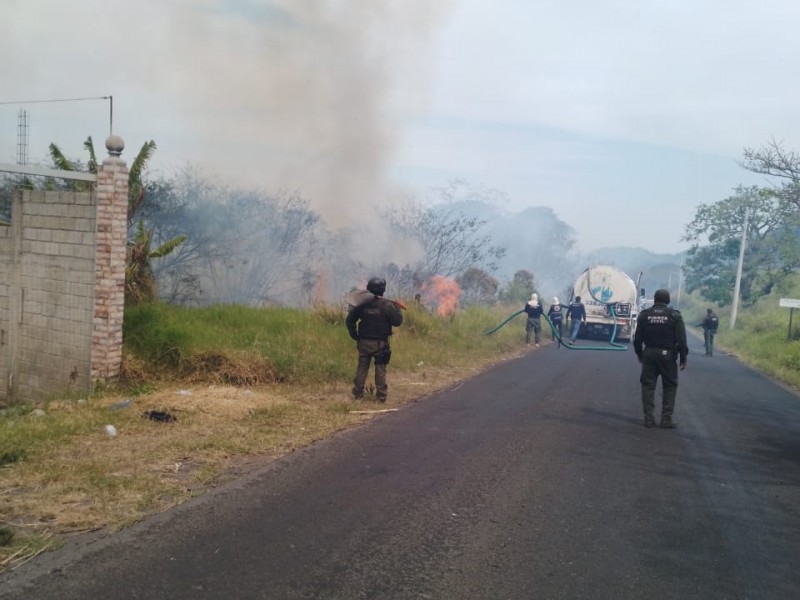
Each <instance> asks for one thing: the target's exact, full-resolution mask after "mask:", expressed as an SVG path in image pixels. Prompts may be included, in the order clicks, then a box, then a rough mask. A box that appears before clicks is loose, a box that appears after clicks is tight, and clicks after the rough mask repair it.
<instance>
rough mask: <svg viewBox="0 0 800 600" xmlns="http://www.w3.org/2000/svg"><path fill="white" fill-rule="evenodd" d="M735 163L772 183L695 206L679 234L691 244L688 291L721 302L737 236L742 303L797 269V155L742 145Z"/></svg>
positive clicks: (729, 285)
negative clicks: (742, 248)
mask: <svg viewBox="0 0 800 600" xmlns="http://www.w3.org/2000/svg"><path fill="white" fill-rule="evenodd" d="M740 165H741V166H742V167H743V168H745V169H747V170H749V171H751V172H753V173H759V174H762V175H766V176H768V177H769V178H771V181H772V183H770V184H769V185H766V186H738V187H736V188H735V189H734V190H733V194H732V195H731V196H729V197H727V198H725V199H723V200H720V201H718V202H714V203H711V204H702V205H700V206H699V207H698V208H697V209H696V211H695V214H694V218H693V219H692V221H691V222H690V223H689V224H687V225H686V228H685V234H684V237H683V239H684V241H689V242H692V246H691V248H690V249H689V251H688V252H687V258H686V263H685V264H684V275H685V281H686V287H687V290H688V291H690V292H691V291H694V290H697V291H699V292H700V293H701V294H702V295H703V296H704V297H705V298H706V299H708V300H710V301H713V302H716V303H717V304H718V305H720V306H727V305H729V304H731V303H732V301H733V290H734V284H735V280H736V273H737V267H738V263H739V253H740V248H741V243H742V240H744V244H745V252H746V253H745V258H744V261H743V263H742V274H741V281H740V299H741V302H742V303H743V304H744V305H751V306H752V305H753V304H755V303H756V302H757V301H758V299H759V298H761V297H763V296H766V295H767V294H769V293H770V292H771V291H773V289H781V286H782V284H784V283H785V282H787V281H788V278H789V276H790V275H792V274H793V273H794V272H796V271H797V269H798V268H800V156H798V155H797V154H796V153H795V152H794V151H791V150H787V149H786V148H784V146H783V144H782V143H780V142H777V141H775V140H772V141H770V142H769V143H768V144H766V145H764V146H763V147H761V148H755V149H754V148H746V149H745V151H744V154H743V160H742V161H741V162H740Z"/></svg>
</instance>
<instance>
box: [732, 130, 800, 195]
mask: <svg viewBox="0 0 800 600" xmlns="http://www.w3.org/2000/svg"><path fill="white" fill-rule="evenodd" d="M739 164H740V165H741V166H742V167H744V168H745V169H747V170H748V171H752V172H753V173H760V174H762V175H767V176H769V177H777V178H779V180H780V185H777V186H775V191H776V193H777V194H778V195H779V196H780V197H781V198H783V199H784V200H787V201H789V202H791V203H792V204H794V205H795V206H796V207H797V208H800V155H798V154H797V153H796V152H795V151H794V150H786V149H785V148H784V147H783V142H779V141H777V140H775V139H774V138H773V139H772V140H770V141H769V142H768V143H767V144H766V145H764V146H762V147H761V148H758V149H753V148H745V150H744V160H743V161H742V162H740V163H739Z"/></svg>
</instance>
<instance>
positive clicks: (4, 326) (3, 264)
mask: <svg viewBox="0 0 800 600" xmlns="http://www.w3.org/2000/svg"><path fill="white" fill-rule="evenodd" d="M10 280H11V227H9V226H5V225H0V399H2V398H7V397H8V374H9V361H10V356H9V354H10V353H9V347H10V335H11V332H10V330H9V315H10V313H9V293H10V290H11V288H10V286H9V281H10Z"/></svg>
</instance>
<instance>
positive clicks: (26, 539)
mask: <svg viewBox="0 0 800 600" xmlns="http://www.w3.org/2000/svg"><path fill="white" fill-rule="evenodd" d="M521 353H522V351H521V350H512V351H510V352H507V353H505V354H502V355H495V356H494V357H493V358H492V359H491V360H489V359H485V360H483V361H481V362H479V363H477V364H473V365H472V366H470V367H463V368H453V367H447V368H441V367H439V368H431V367H428V366H426V365H424V364H417V365H416V366H415V367H414V368H413V369H411V370H404V371H400V370H398V369H392V368H390V373H389V382H390V386H391V387H390V389H391V392H390V399H389V402H388V403H387V405H385V406H384V405H377V404H374V403H371V402H369V401H354V400H352V398H351V397H350V393H349V385H346V384H344V383H338V384H323V385H315V386H308V385H306V386H303V385H287V384H271V385H260V386H254V387H239V386H234V385H229V384H223V383H220V384H214V385H209V384H207V383H206V384H202V385H191V384H188V385H189V387H180V386H178V385H165V384H160V386H159V389H157V390H154V391H151V392H149V393H146V394H142V395H140V396H137V397H136V398H133V399H131V398H125V397H121V396H115V395H111V394H108V395H105V396H103V397H102V399H89V400H76V401H62V402H55V403H49V404H48V405H47V407H46V412H47V414H46V415H44V416H42V417H31V416H29V415H25V416H23V417H21V418H19V419H18V420H19V422H20V423H22V424H23V425H24V426H26V427H37V426H38V423H37V422H34V421H33V419H36V418H38V419H51V420H53V421H54V422H58V423H59V424H63V425H62V426H70V427H71V428H72V429H70V430H69V431H73V430H74V433H70V434H64V435H63V436H62V437H60V438H56V439H55V440H54V443H52V444H44V445H42V447H41V448H38V449H37V450H36V452H34V453H33V454H32V455H30V456H26V457H25V459H24V460H19V461H14V462H9V463H8V464H5V465H4V466H2V467H1V468H0V526H2V525H3V524H5V527H6V528H8V529H10V530H11V531H13V532H14V534H15V539H14V541H13V542H12V543H10V544H9V545H6V546H0V568H2V567H6V568H9V567H10V568H14V567H15V566H18V565H19V564H21V562H23V561H26V560H29V559H30V558H31V557H32V556H34V555H35V554H37V553H39V552H41V551H43V550H45V549H47V548H50V547H53V546H54V545H57V544H58V543H59V539H60V536H63V535H65V534H70V533H73V534H74V533H79V532H88V531H95V530H111V531H113V530H117V529H119V528H122V527H125V526H126V525H129V524H131V523H133V522H136V521H138V520H141V519H142V518H144V517H146V516H148V515H151V514H154V513H156V512H159V511H163V510H166V509H168V508H170V507H172V506H175V505H177V504H180V503H181V502H184V501H185V500H187V499H189V498H191V497H192V496H195V495H198V494H201V493H203V491H204V490H206V489H208V488H209V486H212V485H216V484H219V483H220V482H222V481H224V480H226V479H229V478H231V477H235V476H237V475H239V474H241V473H243V472H244V471H245V470H247V469H250V468H254V467H257V466H260V465H263V464H264V463H265V462H267V461H270V460H274V459H275V458H277V457H280V456H282V455H284V454H286V453H288V452H291V451H292V450H293V449H295V448H300V447H303V446H306V445H308V444H310V443H312V442H314V441H315V440H319V439H322V438H325V437H328V436H330V435H332V434H334V433H336V432H337V431H341V430H343V429H345V428H349V427H354V426H357V425H359V424H361V423H364V422H366V421H367V420H369V419H371V418H373V417H374V415H376V414H380V412H371V411H380V410H383V409H392V408H398V407H399V406H401V405H403V404H405V403H407V402H410V401H413V400H416V399H419V398H421V397H424V396H425V395H427V394H430V393H433V392H436V391H438V390H442V389H446V388H447V387H448V386H452V385H455V384H457V382H459V381H461V380H463V379H465V378H468V377H472V376H474V375H475V374H477V373H478V372H480V371H481V370H483V369H485V368H486V367H487V366H489V365H491V364H492V363H496V362H498V361H501V360H505V359H508V358H511V357H514V356H518V355H519V354H521ZM223 366H224V365H223ZM127 368H129V369H135V368H136V367H135V365H133V364H131V363H128V365H127ZM222 372H229V373H230V371H226V370H225V369H222ZM237 372H239V373H241V371H237ZM234 379H235V378H234ZM237 381H247V376H246V374H245V376H243V377H242V378H240V379H237ZM181 385H187V384H181ZM127 400H130V403H129V404H128V405H127V406H125V407H122V408H116V407H115V405H118V404H119V403H124V402H126V401H127ZM147 411H162V412H167V413H169V414H170V415H172V416H174V417H175V418H176V421H175V422H157V421H153V420H151V419H149V418H144V417H143V416H142V415H143V413H146V412H147ZM42 423H44V421H42ZM106 424H109V425H113V426H114V427H115V428H116V429H117V431H118V434H117V435H116V436H114V437H111V436H109V435H108V434H107V433H106V432H105V428H104V426H105V425H106Z"/></svg>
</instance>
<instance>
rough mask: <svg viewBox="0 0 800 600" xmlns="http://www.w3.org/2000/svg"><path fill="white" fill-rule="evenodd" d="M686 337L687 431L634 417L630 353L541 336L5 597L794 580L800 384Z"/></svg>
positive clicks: (339, 598) (593, 591)
mask: <svg viewBox="0 0 800 600" xmlns="http://www.w3.org/2000/svg"><path fill="white" fill-rule="evenodd" d="M691 351H692V353H691V354H690V356H689V367H688V369H687V370H686V371H684V372H682V373H681V384H680V388H679V390H678V402H677V410H676V415H675V416H676V420H677V421H678V423H679V429H677V430H662V429H645V428H644V427H643V426H642V417H641V405H640V401H639V384H638V369H639V365H638V363H637V361H636V359H635V357H634V355H633V352H632V350H627V351H622V352H615V351H569V350H566V349H563V348H562V349H557V348H556V347H555V346H552V345H547V346H544V347H542V348H540V349H537V350H536V351H535V352H532V353H530V354H528V355H526V356H524V357H523V358H520V359H517V360H513V361H508V362H505V363H502V364H500V365H498V366H496V367H495V368H493V369H492V370H490V371H488V372H486V373H484V374H482V375H480V376H479V377H476V378H474V379H472V380H470V381H467V382H464V383H463V384H460V385H458V386H455V387H454V388H453V389H451V390H448V391H445V392H443V393H440V394H437V395H434V396H430V397H428V398H425V399H423V400H421V401H419V402H417V403H413V404H410V405H407V406H406V407H404V408H402V409H401V410H400V411H398V412H395V413H387V414H386V415H383V416H381V417H379V418H377V419H375V420H373V421H372V422H370V423H369V424H367V425H365V426H363V427H361V428H359V429H356V430H351V431H347V432H344V433H342V434H340V435H338V436H336V437H334V438H332V439H330V440H326V441H324V442H322V443H318V444H315V445H314V446H312V447H310V448H307V449H305V450H302V451H299V452H295V453H294V454H292V455H291V456H288V457H286V458H285V459H282V460H280V461H277V462H275V463H273V464H271V465H269V466H267V467H265V468H263V469H262V470H260V471H259V472H257V473H254V474H252V475H251V476H248V477H246V478H244V479H241V480H239V481H237V482H235V483H233V484H231V485H228V486H226V487H224V488H221V489H219V490H217V491H215V492H214V493H212V494H210V495H208V496H206V497H204V498H202V499H198V500H196V501H192V502H191V503H189V504H187V505H184V506H182V507H180V508H178V509H176V510H173V511H170V512H169V513H165V514H163V515H159V516H158V517H156V518H154V519H152V520H149V521H147V522H145V523H141V524H139V525H137V526H135V527H133V528H131V529H129V530H126V531H124V532H122V533H120V534H118V535H115V536H111V537H107V538H104V539H101V540H96V541H93V542H92V543H89V544H85V543H84V544H78V543H75V544H72V545H71V546H68V547H66V548H64V549H62V550H61V551H58V552H54V553H50V554H47V555H42V556H40V557H39V558H38V559H37V560H35V561H32V562H31V563H28V564H26V565H24V566H23V567H21V568H20V569H18V570H17V571H15V572H14V573H12V574H10V575H9V574H7V575H5V576H3V577H0V597H2V598H26V599H32V598H33V599H37V600H47V599H51V598H52V599H55V598H58V599H60V600H68V599H73V598H74V599H81V600H83V599H88V598H91V599H94V598H98V599H100V598H102V599H112V598H114V599H117V598H119V599H127V598H140V599H141V598H147V599H160V598H165V599H171V600H182V599H192V600H197V599H217V598H219V599H222V598H225V599H240V598H241V599H245V598H246V599H250V598H252V599H257V598H268V599H278V600H293V599H331V600H333V599H336V600H357V599H432V600H449V599H453V600H456V599H458V600H471V599H476V600H477V599H492V600H494V599H497V600H501V599H508V600H531V599H546V600H550V599H554V600H555V599H570V600H575V599H582V598H586V599H592V600H598V599H614V600H625V599H637V600H639V599H642V598H649V599H656V600H657V599H680V600H687V599H694V598H697V599H702V600H713V599H731V600H732V599H752V600H755V599H776V600H786V599H795V598H800V574H799V572H800V512H799V511H800V399H799V398H798V396H797V395H795V394H794V393H792V392H790V391H788V390H786V389H785V388H783V387H782V386H780V385H777V384H775V383H774V382H772V381H771V380H769V379H767V378H765V377H763V376H761V375H759V374H758V373H756V372H754V371H752V370H751V369H749V368H747V367H744V366H742V365H741V364H739V363H738V362H737V361H736V360H735V359H733V358H731V357H728V356H725V355H723V354H722V353H720V352H718V353H717V356H714V357H713V358H707V357H705V356H704V355H703V350H702V345H701V343H700V342H699V341H698V340H696V339H692V340H691ZM390 384H391V373H390ZM659 403H660V399H659Z"/></svg>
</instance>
